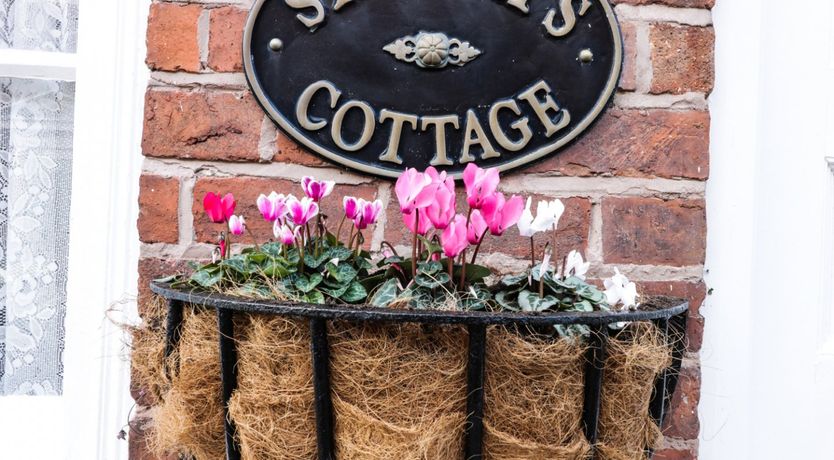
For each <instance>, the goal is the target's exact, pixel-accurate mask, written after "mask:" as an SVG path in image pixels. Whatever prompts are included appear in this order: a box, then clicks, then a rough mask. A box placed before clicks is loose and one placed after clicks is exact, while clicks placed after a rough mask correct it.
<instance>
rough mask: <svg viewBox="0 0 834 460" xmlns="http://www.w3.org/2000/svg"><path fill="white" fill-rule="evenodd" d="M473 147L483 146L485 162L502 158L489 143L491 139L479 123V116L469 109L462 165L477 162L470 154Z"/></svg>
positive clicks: (461, 155)
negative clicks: (489, 159)
mask: <svg viewBox="0 0 834 460" xmlns="http://www.w3.org/2000/svg"><path fill="white" fill-rule="evenodd" d="M473 134H474V137H473ZM473 145H480V146H481V149H483V151H484V153H483V155H481V158H482V159H484V160H486V159H488V158H496V157H500V156H501V154H500V153H498V152H496V151H495V148H494V147H493V146H492V143H490V142H489V138H488V137H487V135H486V132H485V131H484V127H483V126H481V122H480V121H478V116H477V115H475V111H474V110H472V109H469V110H468V111H467V112H466V128H465V129H464V134H463V152H461V154H460V163H461V164H463V163H470V162H472V161H475V157H473V156H472V154H471V153H469V151H470V150H471V149H472V146H473Z"/></svg>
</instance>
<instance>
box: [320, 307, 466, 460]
mask: <svg viewBox="0 0 834 460" xmlns="http://www.w3.org/2000/svg"><path fill="white" fill-rule="evenodd" d="M331 330H332V334H331V337H330V350H331V363H332V364H331V373H332V390H333V406H334V411H335V419H336V427H335V442H336V449H337V452H336V458H338V459H340V460H360V459H361V460H374V459H379V460H382V459H394V458H395V459H398V460H429V459H431V460H447V459H448V460H452V459H454V460H458V459H460V457H461V453H462V452H463V432H464V427H465V423H466V356H467V337H468V336H467V334H466V330H465V329H463V328H459V327H432V328H429V327H424V326H420V325H416V324H400V325H379V324H364V325H353V324H348V323H336V324H334V325H332V328H331Z"/></svg>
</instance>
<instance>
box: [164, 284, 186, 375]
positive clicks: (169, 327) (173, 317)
mask: <svg viewBox="0 0 834 460" xmlns="http://www.w3.org/2000/svg"><path fill="white" fill-rule="evenodd" d="M183 310H184V306H183V303H182V301H180V300H176V299H172V298H169V299H168V320H167V322H166V324H165V375H167V376H168V377H169V378H170V377H172V370H174V369H170V368H169V365H170V364H171V363H170V362H169V359H168V358H170V357H171V355H172V354H174V350H175V349H176V348H177V345H179V343H180V337H181V335H182V321H183Z"/></svg>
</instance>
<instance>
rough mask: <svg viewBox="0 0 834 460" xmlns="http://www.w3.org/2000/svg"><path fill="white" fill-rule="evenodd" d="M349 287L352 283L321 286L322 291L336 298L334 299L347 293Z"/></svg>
mask: <svg viewBox="0 0 834 460" xmlns="http://www.w3.org/2000/svg"><path fill="white" fill-rule="evenodd" d="M349 287H350V284H344V285H336V286H332V287H324V288H321V291H322V292H324V293H325V294H327V295H329V296H330V297H332V298H334V299H339V298H341V297H342V296H343V295H345V292H347V290H348V288H349Z"/></svg>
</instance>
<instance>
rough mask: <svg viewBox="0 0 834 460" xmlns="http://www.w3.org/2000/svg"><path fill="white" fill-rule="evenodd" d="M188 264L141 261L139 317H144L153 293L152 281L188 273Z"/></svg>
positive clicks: (161, 260) (155, 260) (157, 260)
mask: <svg viewBox="0 0 834 460" xmlns="http://www.w3.org/2000/svg"><path fill="white" fill-rule="evenodd" d="M187 272H188V263H187V262H186V261H184V260H167V259H157V258H143V259H139V284H138V291H139V292H138V297H137V304H138V306H139V316H144V314H145V312H146V311H147V310H146V306H147V305H148V302H149V301H150V300H151V297H152V296H153V293H152V292H151V289H150V284H151V281H153V280H155V279H158V278H164V277H166V276H170V275H176V274H178V273H187Z"/></svg>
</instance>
